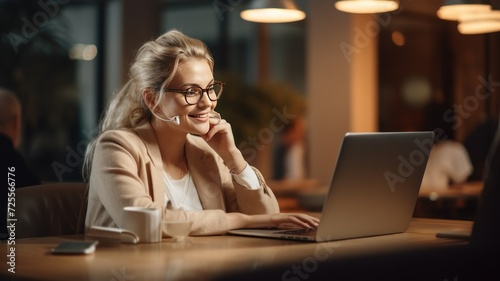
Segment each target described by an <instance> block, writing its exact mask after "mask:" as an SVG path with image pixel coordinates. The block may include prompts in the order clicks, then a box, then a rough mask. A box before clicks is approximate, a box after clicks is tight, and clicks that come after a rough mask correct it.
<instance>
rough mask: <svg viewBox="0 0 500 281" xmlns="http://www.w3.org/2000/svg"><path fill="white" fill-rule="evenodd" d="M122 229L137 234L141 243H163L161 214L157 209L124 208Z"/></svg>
mask: <svg viewBox="0 0 500 281" xmlns="http://www.w3.org/2000/svg"><path fill="white" fill-rule="evenodd" d="M121 228H122V229H124V230H127V231H131V232H133V233H135V234H136V235H137V236H138V237H139V243H157V242H160V241H161V212H160V210H158V209H155V208H146V207H124V208H123V212H122V224H121Z"/></svg>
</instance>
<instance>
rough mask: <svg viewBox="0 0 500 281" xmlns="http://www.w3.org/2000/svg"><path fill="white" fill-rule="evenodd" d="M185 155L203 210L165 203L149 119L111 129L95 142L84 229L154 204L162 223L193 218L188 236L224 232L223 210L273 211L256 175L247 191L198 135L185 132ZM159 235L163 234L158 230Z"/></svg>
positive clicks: (267, 191) (271, 201) (113, 222)
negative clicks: (128, 127) (255, 185)
mask: <svg viewBox="0 0 500 281" xmlns="http://www.w3.org/2000/svg"><path fill="white" fill-rule="evenodd" d="M186 157H187V163H188V167H189V170H190V172H191V175H192V178H193V181H194V184H195V186H196V189H197V191H198V195H199V197H200V201H201V205H202V206H203V211H182V210H174V209H171V208H170V206H171V204H169V208H166V207H165V198H164V194H165V187H164V185H165V182H164V181H163V176H162V173H163V169H162V160H161V155H160V150H159V148H158V145H157V141H156V136H155V133H154V131H153V128H152V127H151V124H150V123H149V122H143V123H141V124H140V125H139V126H138V127H137V128H136V129H134V130H125V129H123V130H111V131H107V132H105V133H103V134H102V135H101V136H100V137H99V139H98V141H97V144H96V147H95V152H94V158H93V161H92V171H91V176H90V183H89V186H90V188H89V201H88V208H87V214H86V219H85V229H86V231H88V230H89V228H90V227H91V226H92V225H98V226H109V227H119V225H120V222H121V213H122V209H123V207H125V206H142V207H152V208H157V209H160V210H161V211H162V214H163V221H170V220H176V219H179V218H185V217H187V218H188V219H190V220H193V227H192V232H191V234H192V235H213V234H223V233H225V232H227V231H228V223H227V220H226V218H225V214H224V212H241V213H245V214H249V215H252V214H266V213H278V212H279V206H278V202H277V200H276V197H275V196H274V194H273V192H272V191H271V189H270V188H269V187H268V186H267V185H266V183H265V181H264V180H263V177H262V174H261V173H260V172H259V171H258V170H256V169H255V168H254V171H255V173H256V174H257V177H258V179H259V182H260V183H261V186H260V188H259V189H258V190H250V189H247V188H246V187H244V186H241V185H239V184H238V183H237V182H236V181H234V179H233V177H232V175H231V173H230V172H229V170H228V168H227V167H226V166H225V165H224V163H223V161H222V159H221V158H220V157H219V156H218V154H217V153H215V151H214V150H212V149H211V148H210V146H209V145H208V144H207V143H206V142H205V141H204V140H203V139H202V138H200V137H196V136H192V135H188V137H187V142H186ZM163 236H167V234H166V232H165V229H163Z"/></svg>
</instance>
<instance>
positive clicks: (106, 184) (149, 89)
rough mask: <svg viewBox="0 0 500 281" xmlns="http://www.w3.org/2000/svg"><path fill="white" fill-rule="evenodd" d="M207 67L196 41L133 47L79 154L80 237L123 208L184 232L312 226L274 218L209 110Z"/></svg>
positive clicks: (259, 184)
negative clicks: (146, 212)
mask: <svg viewBox="0 0 500 281" xmlns="http://www.w3.org/2000/svg"><path fill="white" fill-rule="evenodd" d="M213 65H214V62H213V58H212V57H211V55H210V53H209V51H208V49H207V47H206V46H205V45H204V44H203V43H202V42H201V41H199V40H196V39H193V38H189V37H187V36H186V35H184V34H182V33H181V32H179V31H176V30H172V31H169V32H167V33H165V34H163V35H161V36H160V37H158V38H157V39H156V40H154V41H150V42H147V43H146V44H144V45H143V46H142V47H141V48H140V49H139V51H138V53H137V56H136V58H135V61H134V62H133V64H132V66H131V68H130V80H129V81H128V82H127V84H126V85H125V86H124V87H123V89H122V90H121V91H120V92H119V93H117V94H116V95H115V96H114V98H113V100H112V102H111V104H110V106H109V109H108V110H107V112H106V114H105V116H104V119H103V120H102V122H101V126H100V132H99V135H98V136H97V138H96V139H95V140H94V141H93V142H91V143H90V144H89V146H88V149H87V153H86V155H85V169H86V170H85V172H86V174H87V175H88V174H90V181H89V186H90V189H89V199H88V200H89V201H88V208H87V214H86V221H85V227H86V229H87V230H88V229H89V228H90V227H91V226H93V225H99V226H111V227H119V226H120V221H121V213H122V209H123V207H125V206H142V207H152V208H157V209H160V210H161V211H162V220H163V221H164V222H165V221H171V220H178V219H185V218H187V219H189V220H192V221H193V226H192V231H191V234H192V235H213V234H223V233H225V232H227V231H228V230H230V229H234V228H245V227H265V226H278V225H280V224H294V225H297V226H300V227H315V226H317V223H318V219H316V218H313V217H310V216H308V215H305V214H282V213H280V212H279V207H278V203H277V201H276V198H275V196H274V194H273V192H272V191H271V189H270V188H269V187H268V186H267V185H266V183H265V181H264V179H263V177H262V175H261V174H260V172H259V171H258V170H256V169H255V168H253V167H251V166H249V165H248V164H247V162H246V161H245V159H244V158H243V156H242V154H241V152H240V151H239V150H238V149H237V147H236V145H235V143H234V138H233V134H232V130H231V126H230V124H229V123H228V122H227V121H226V120H224V119H221V118H220V115H218V114H217V113H216V112H215V111H214V109H215V107H216V105H217V102H218V99H219V98H220V96H221V94H222V90H223V87H224V83H223V82H220V81H217V80H216V79H215V78H214V76H213ZM163 235H164V236H167V235H168V234H167V233H166V232H165V230H163Z"/></svg>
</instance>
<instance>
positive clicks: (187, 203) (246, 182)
mask: <svg viewBox="0 0 500 281" xmlns="http://www.w3.org/2000/svg"><path fill="white" fill-rule="evenodd" d="M233 177H234V180H235V181H236V182H238V183H239V184H241V185H243V186H245V187H246V188H248V189H252V190H257V189H259V187H260V184H259V179H258V178H257V175H256V174H255V172H254V171H253V170H252V168H251V167H250V166H249V165H248V164H247V166H246V167H245V169H243V171H242V172H241V173H240V174H238V175H236V174H233ZM163 181H164V182H165V204H166V205H168V202H170V203H171V204H172V206H173V207H174V208H175V209H181V208H182V209H183V210H198V211H199V210H203V207H202V206H201V202H200V197H199V196H198V192H197V191H196V186H195V185H194V182H193V178H192V177H191V173H189V172H188V173H187V174H186V175H185V176H184V177H183V178H181V179H178V180H176V179H173V178H172V177H170V175H169V174H167V173H166V172H163Z"/></svg>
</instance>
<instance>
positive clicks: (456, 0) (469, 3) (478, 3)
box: [437, 0, 491, 21]
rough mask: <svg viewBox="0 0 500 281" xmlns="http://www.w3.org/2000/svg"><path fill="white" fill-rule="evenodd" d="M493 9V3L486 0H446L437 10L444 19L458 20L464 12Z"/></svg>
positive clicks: (438, 14)
mask: <svg viewBox="0 0 500 281" xmlns="http://www.w3.org/2000/svg"><path fill="white" fill-rule="evenodd" d="M490 10H491V5H489V4H487V3H486V2H485V1H484V0H446V1H444V4H443V6H441V7H440V8H439V10H438V11H437V16H438V17H439V18H440V19H443V20H455V21H456V20H458V18H459V17H460V15H461V14H464V13H479V12H487V11H490Z"/></svg>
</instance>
